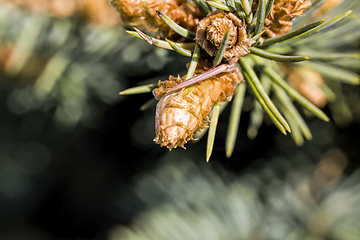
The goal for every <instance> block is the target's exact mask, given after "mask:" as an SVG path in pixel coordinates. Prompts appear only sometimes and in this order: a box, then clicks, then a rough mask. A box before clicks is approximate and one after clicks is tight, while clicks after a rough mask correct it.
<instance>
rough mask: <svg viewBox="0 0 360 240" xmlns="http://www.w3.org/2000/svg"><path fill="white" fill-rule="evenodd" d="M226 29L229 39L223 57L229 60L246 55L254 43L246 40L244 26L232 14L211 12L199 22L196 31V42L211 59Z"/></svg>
mask: <svg viewBox="0 0 360 240" xmlns="http://www.w3.org/2000/svg"><path fill="white" fill-rule="evenodd" d="M228 29H230V38H229V42H228V46H227V48H226V51H225V53H224V57H225V58H226V59H228V60H229V59H231V58H233V57H243V56H245V55H246V54H248V53H249V52H250V50H249V48H250V46H251V45H252V44H254V43H255V41H253V40H251V39H248V38H247V35H246V26H245V24H243V23H242V22H241V20H240V19H239V18H238V17H237V16H235V15H234V14H232V13H226V12H224V11H222V10H217V11H215V12H212V13H210V14H208V16H207V17H205V18H204V19H202V20H201V21H200V23H199V25H198V27H197V29H196V41H197V42H198V43H199V45H200V46H201V47H202V48H204V49H205V51H206V52H207V53H208V54H209V55H210V56H212V57H213V56H215V55H216V53H217V51H218V49H219V46H220V44H221V42H222V40H223V38H224V35H225V32H226V31H227V30H228Z"/></svg>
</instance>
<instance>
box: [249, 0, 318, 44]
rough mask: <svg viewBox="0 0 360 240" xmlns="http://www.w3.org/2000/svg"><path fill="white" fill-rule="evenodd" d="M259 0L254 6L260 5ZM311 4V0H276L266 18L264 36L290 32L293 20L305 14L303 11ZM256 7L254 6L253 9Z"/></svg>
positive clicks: (270, 36) (268, 36)
mask: <svg viewBox="0 0 360 240" xmlns="http://www.w3.org/2000/svg"><path fill="white" fill-rule="evenodd" d="M258 2H259V0H256V1H255V2H254V5H253V6H257V5H258ZM310 6H311V2H310V0H275V1H274V4H273V6H272V8H271V11H270V13H269V15H268V16H267V18H266V19H265V33H264V35H263V37H265V38H272V37H276V36H279V35H282V34H285V33H288V32H290V30H291V26H292V20H293V19H294V18H295V17H298V16H303V15H304V14H303V11H304V10H305V9H307V8H309V7H310ZM254 10H256V7H253V11H254Z"/></svg>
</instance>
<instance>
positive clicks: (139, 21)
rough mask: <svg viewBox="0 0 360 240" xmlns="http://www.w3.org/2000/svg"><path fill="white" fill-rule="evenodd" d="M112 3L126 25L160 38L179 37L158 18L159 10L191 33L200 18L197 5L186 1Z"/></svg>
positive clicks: (121, 1) (135, 0)
mask: <svg viewBox="0 0 360 240" xmlns="http://www.w3.org/2000/svg"><path fill="white" fill-rule="evenodd" d="M110 3H111V4H112V5H113V6H114V7H115V9H116V10H117V11H118V13H119V14H120V17H121V20H122V21H123V24H124V25H126V26H128V27H136V28H138V29H140V30H141V31H146V32H155V33H157V35H158V37H166V38H173V39H174V37H173V36H174V35H175V38H176V37H179V35H177V34H175V32H174V31H173V30H171V29H170V27H169V26H168V25H167V24H166V23H164V22H163V21H162V20H161V19H160V18H159V17H158V16H157V14H156V11H157V10H158V11H162V12H163V13H165V14H166V15H167V16H168V17H170V18H171V19H172V20H173V21H174V22H176V23H177V24H179V25H180V26H182V27H184V28H186V29H188V30H191V31H195V29H196V26H197V24H198V23H199V20H198V19H199V18H200V11H199V10H198V9H197V8H196V7H195V5H194V4H193V3H187V2H186V1H185V0H111V2H110Z"/></svg>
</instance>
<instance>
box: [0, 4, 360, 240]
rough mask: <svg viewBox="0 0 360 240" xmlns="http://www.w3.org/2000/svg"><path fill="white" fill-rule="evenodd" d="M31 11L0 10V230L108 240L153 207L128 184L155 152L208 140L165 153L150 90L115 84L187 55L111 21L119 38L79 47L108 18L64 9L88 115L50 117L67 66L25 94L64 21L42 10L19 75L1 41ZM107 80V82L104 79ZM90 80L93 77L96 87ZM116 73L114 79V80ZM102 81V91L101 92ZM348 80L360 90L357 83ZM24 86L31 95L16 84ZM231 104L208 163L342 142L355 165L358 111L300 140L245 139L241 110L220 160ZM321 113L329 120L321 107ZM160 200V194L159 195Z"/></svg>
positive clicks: (267, 130)
mask: <svg viewBox="0 0 360 240" xmlns="http://www.w3.org/2000/svg"><path fill="white" fill-rule="evenodd" d="M0 4H2V5H4V4H5V3H1V2H0ZM2 5H0V6H2ZM33 14H34V15H33ZM37 14H38V13H31V11H29V10H28V9H26V8H17V7H15V8H13V9H12V10H11V14H10V16H7V17H4V16H2V18H1V19H2V21H4V19H7V20H8V22H7V23H6V24H5V23H4V22H3V23H4V24H5V25H6V26H7V27H6V28H7V30H6V31H5V32H2V33H1V36H2V39H1V45H2V49H3V50H2V51H0V53H2V56H3V57H2V58H4V59H3V60H2V63H1V64H2V67H1V70H2V72H1V77H0V80H1V82H0V159H1V160H0V238H1V239H105V238H106V236H107V235H108V231H109V230H110V229H111V228H112V227H113V226H115V225H117V224H121V225H122V224H123V225H129V224H131V222H132V221H133V220H134V219H135V218H136V216H138V214H139V213H141V212H143V211H145V210H146V209H149V208H151V207H152V206H149V205H148V204H146V203H144V202H143V201H141V200H140V199H139V198H138V197H137V196H136V194H135V193H134V188H135V187H134V182H135V180H136V179H139V178H141V176H143V174H146V173H148V172H151V171H153V170H154V169H156V168H157V167H158V166H159V165H160V159H161V158H164V157H166V158H177V157H178V156H185V157H186V158H189V159H191V161H194V162H195V164H197V165H199V166H202V164H203V162H204V161H205V149H206V139H202V140H200V142H198V143H197V144H188V145H187V150H186V151H184V150H183V149H175V150H173V151H172V152H171V154H168V150H167V149H164V148H160V147H159V146H157V145H156V144H155V143H153V141H152V139H153V138H154V135H155V134H154V120H153V119H154V112H155V108H151V109H148V110H145V111H139V108H140V107H141V105H142V104H143V103H144V102H146V101H147V100H149V99H150V98H151V97H152V95H151V93H147V94H141V95H133V96H118V92H119V91H121V90H123V89H125V88H127V87H132V86H136V85H137V83H139V82H141V81H144V80H147V79H153V78H154V80H159V79H166V76H167V75H169V74H173V75H176V74H178V73H179V74H181V73H182V72H183V71H184V69H185V64H186V62H187V59H186V58H182V57H179V56H178V55H176V54H175V53H173V52H171V53H169V52H166V53H164V52H163V51H159V50H154V48H152V47H151V46H148V45H146V44H145V43H143V42H141V41H140V40H137V39H134V38H130V37H129V36H127V35H125V33H124V31H123V29H121V28H120V27H118V26H115V27H114V26H111V27H112V28H113V29H115V30H114V31H116V32H118V33H119V35H116V36H114V37H112V38H111V39H110V40H112V41H115V42H116V43H117V44H114V46H113V47H111V48H110V49H107V50H106V51H105V50H104V51H105V52H102V51H101V50H102V49H104V46H106V44H107V41H105V40H104V46H103V47H101V48H99V49H100V50H97V51H95V50H94V52H90V53H89V52H88V51H86V49H87V47H88V48H90V47H89V46H91V45H89V46H86V44H88V43H87V40H85V39H86V38H87V37H88V38H90V37H89V36H90V35H91V34H93V35H94V38H95V39H98V38H99V37H100V36H102V33H103V32H102V31H103V30H104V29H107V28H108V26H106V27H104V26H100V27H98V26H97V27H94V26H93V25H91V24H89V22H88V20H86V21H84V17H83V16H81V17H78V16H71V17H69V18H70V19H71V24H72V30H71V31H70V35H69V36H70V37H69V39H68V40H67V41H65V43H64V45H63V46H62V47H64V46H65V47H64V48H66V46H68V45H71V44H73V43H72V42H73V41H74V39H77V40H76V44H75V47H74V48H72V50H70V51H69V50H66V49H65V50H64V51H67V52H66V54H67V55H66V56H67V59H70V60H69V61H70V62H71V65H72V64H75V63H77V64H78V65H79V66H80V68H81V69H83V70H84V72H86V73H88V75H87V76H86V77H85V83H84V84H83V85H81V86H82V87H83V88H84V89H85V88H86V89H88V96H87V98H86V99H85V100H84V99H83V101H84V102H85V103H86V104H84V105H81V106H83V107H84V109H87V110H86V111H88V115H86V114H85V115H82V116H81V117H80V118H79V119H76V120H71V121H67V120H64V119H67V117H69V116H65V115H61V116H62V117H63V118H62V117H59V115H57V109H58V108H57V107H58V106H59V105H61V104H63V103H64V101H65V102H66V101H67V100H66V97H64V96H63V95H61V94H58V93H57V92H56V89H57V88H61V87H62V85H61V84H62V82H61V81H66V80H64V79H66V78H67V74H68V73H67V72H65V73H63V76H64V78H62V79H60V80H59V82H57V83H56V85H55V87H54V89H55V90H53V92H52V93H51V94H50V95H51V97H49V98H47V99H46V100H41V101H40V100H36V99H35V98H34V97H31V96H32V95H31V94H30V93H31V92H32V90H31V89H33V88H34V83H35V82H36V79H38V77H39V75H40V73H41V72H42V70H43V69H44V66H45V65H46V63H47V62H48V61H49V60H50V59H51V57H52V56H53V55H54V54H55V53H56V52H57V51H58V50H59V49H58V48H57V47H56V46H55V44H54V43H52V42H51V41H50V40H49V39H48V38H47V37H46V36H47V33H48V32H50V31H51V29H52V27H51V26H52V25H53V24H55V23H56V22H57V21H61V19H59V18H53V17H48V16H46V17H45V18H44V19H43V20H42V21H46V23H47V24H48V25H47V26H44V27H43V28H42V34H40V36H39V39H38V41H37V44H36V46H35V48H34V49H33V52H32V59H30V60H29V59H28V60H27V63H26V64H25V67H24V68H23V69H21V71H20V73H18V74H17V75H15V76H10V75H9V74H8V73H7V72H6V71H5V70H4V68H5V67H4V65H5V63H4V62H6V59H7V58H6V54H7V50H6V49H8V48H9V46H12V44H13V43H15V42H16V39H18V38H19V36H20V32H21V31H22V30H21V29H22V27H23V24H24V21H27V20H28V19H29V18H34V17H38V15H37ZM40 15H41V14H40ZM41 16H42V15H41ZM16 29H18V31H17V30H16ZM84 29H85V30H84ZM89 41H90V40H89ZM97 41H99V40H96V41H94V42H97ZM130 46H132V48H133V49H137V52H136V53H133V52H130V53H131V54H130V55H131V56H132V57H133V56H135V57H134V59H132V60H131V59H130V60H129V52H126V51H130V50H126V49H129V47H130ZM4 49H5V50H4ZM136 56H137V57H136ZM31 64H35V67H34V65H31ZM36 66H38V67H36ZM95 66H96V67H98V68H99V69H100V70H99V71H98V72H100V73H99V74H98V75H93V73H92V72H91V69H94V67H95ZM95 70H96V69H95ZM95 70H94V72H96V71H95ZM107 78H109V79H112V80H109V81H105V80H104V79H107ZM88 79H90V80H88ZM91 79H93V80H91ZM96 81H98V82H99V85H96V86H95V85H94V82H96ZM114 81H115V82H117V83H118V84H117V85H116V84H115V85H114V84H113V83H114ZM114 86H115V87H114ZM100 88H101V89H102V88H104V90H103V91H102V92H99V89H100ZM353 88H354V89H353V90H355V91H359V87H358V86H354V87H353ZM24 89H25V90H26V89H27V90H26V91H28V92H25V93H26V94H28V95H26V94H25V93H24V94H25V95H24V94H23V92H21V91H23V90H24ZM19 91H20V93H19ZM66 92H69V90H66ZM75 92H76V91H75ZM22 94H23V95H22ZM74 95H76V94H74ZM24 96H25V97H24ZM29 96H30V97H29ZM107 97H108V98H107ZM24 98H25V100H24ZM14 99H15V100H14ZM34 99H35V100H34ZM64 99H65V100H64ZM31 101H35V102H36V104H35V106H33V107H29V106H28V105H27V103H28V102H31ZM229 111H230V108H229V106H228V107H227V109H226V110H225V111H224V112H223V114H222V115H221V117H220V122H219V126H218V130H217V138H216V140H215V146H214V152H213V155H212V158H211V160H210V162H209V163H208V166H210V168H213V169H214V170H215V171H216V169H218V168H221V169H224V172H225V173H228V174H229V175H232V176H235V177H236V176H241V175H242V173H243V172H244V171H245V170H246V169H247V168H248V167H249V166H250V165H251V166H253V164H254V163H255V166H256V164H259V165H261V164H263V163H264V162H266V161H267V159H271V158H274V157H282V158H284V159H287V160H288V161H292V159H294V158H296V157H299V156H304V155H305V156H307V158H308V159H310V160H309V161H310V162H312V164H313V165H316V164H317V163H318V162H319V160H320V159H321V156H323V154H324V153H326V152H328V151H329V150H330V149H339V150H341V151H342V152H343V153H345V155H346V156H347V159H348V166H347V168H346V170H345V175H350V174H351V173H352V172H354V171H355V170H356V169H358V167H359V159H358V158H359V156H360V154H359V151H360V150H359V142H360V137H359V136H360V124H359V122H357V121H356V118H355V119H354V121H353V122H352V123H350V124H348V125H347V126H345V127H338V126H336V125H335V124H334V121H331V122H330V123H325V122H321V121H320V120H318V119H315V118H310V119H307V123H308V124H309V127H310V129H311V131H312V133H313V140H312V141H307V142H305V144H304V145H303V146H301V147H298V146H296V145H295V144H294V142H293V141H292V139H291V137H290V136H282V135H281V133H279V132H278V131H277V130H276V128H275V127H274V126H272V125H266V124H264V125H263V126H262V127H261V129H260V132H259V135H258V136H257V138H255V139H254V140H250V139H248V138H247V137H246V132H247V126H248V123H249V112H245V113H244V114H243V115H242V119H241V124H240V128H239V134H238V139H237V145H236V148H235V151H234V154H233V155H232V157H231V158H226V157H225V150H224V145H225V137H226V129H227V122H228V116H229ZM324 111H325V112H326V113H327V114H328V115H329V116H330V118H332V117H331V116H332V113H331V111H330V110H329V109H328V108H327V107H326V108H325V109H324ZM65 113H66V111H65ZM65 113H64V114H65ZM69 115H71V113H70V114H69ZM259 159H260V160H259ZM261 159H262V160H261ZM255 168H256V167H255ZM279 169H281V168H280V167H279ZM224 172H222V174H224ZM283 174H285V173H283ZM225 175H226V174H225ZM159 199H160V200H159V202H161V201H165V200H161V199H162V197H161V196H160V195H159Z"/></svg>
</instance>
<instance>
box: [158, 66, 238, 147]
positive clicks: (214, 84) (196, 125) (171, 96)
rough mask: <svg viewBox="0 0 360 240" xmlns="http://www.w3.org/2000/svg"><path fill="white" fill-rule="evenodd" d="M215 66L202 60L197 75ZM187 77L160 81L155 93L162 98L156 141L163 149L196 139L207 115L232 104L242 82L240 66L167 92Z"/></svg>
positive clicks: (206, 119)
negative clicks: (194, 136)
mask: <svg viewBox="0 0 360 240" xmlns="http://www.w3.org/2000/svg"><path fill="white" fill-rule="evenodd" d="M211 67H212V64H211V63H210V62H209V61H207V60H200V62H199V63H198V66H197V69H196V71H195V74H196V75H198V74H201V73H203V72H205V71H207V70H209V69H211ZM184 79H185V76H184V77H183V78H182V79H181V78H180V77H178V78H175V77H172V76H171V77H170V79H169V80H168V81H164V82H160V83H159V88H158V89H155V90H154V95H155V97H156V98H160V100H159V102H158V104H157V106H156V116H155V130H156V137H155V139H154V141H155V142H156V143H157V144H160V145H161V146H162V147H163V146H166V147H167V148H169V150H171V149H172V148H176V147H177V146H180V147H182V148H185V147H184V144H185V143H186V142H187V141H189V140H191V139H193V135H194V132H195V131H202V130H203V129H204V127H205V126H206V123H207V121H208V117H207V116H208V114H209V113H210V112H211V109H212V107H213V106H214V104H215V103H221V102H225V101H231V98H232V96H233V94H234V91H235V89H236V86H237V84H238V83H239V82H241V81H242V80H243V77H242V75H241V73H240V71H239V69H238V68H237V67H235V68H234V70H233V71H232V72H226V73H220V74H218V75H216V76H214V77H211V78H208V79H206V80H204V81H201V82H198V83H196V84H194V85H191V86H188V87H185V88H182V89H180V90H177V91H171V92H167V93H166V90H167V89H169V88H171V87H173V86H174V85H176V84H177V83H179V82H180V81H183V80H184Z"/></svg>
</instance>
